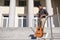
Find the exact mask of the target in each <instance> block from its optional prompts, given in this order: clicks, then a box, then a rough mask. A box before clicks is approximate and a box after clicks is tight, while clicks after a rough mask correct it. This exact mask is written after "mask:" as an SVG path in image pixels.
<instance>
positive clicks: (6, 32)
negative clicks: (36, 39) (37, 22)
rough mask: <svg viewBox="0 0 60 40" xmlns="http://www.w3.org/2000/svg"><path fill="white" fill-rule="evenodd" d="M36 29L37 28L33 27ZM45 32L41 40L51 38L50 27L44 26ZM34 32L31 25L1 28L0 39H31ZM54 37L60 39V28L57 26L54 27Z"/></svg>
mask: <svg viewBox="0 0 60 40" xmlns="http://www.w3.org/2000/svg"><path fill="white" fill-rule="evenodd" d="M33 29H34V30H35V28H33ZM44 33H46V34H45V35H44V36H43V37H42V39H41V40H44V39H43V38H46V35H47V40H50V39H48V38H50V36H51V35H50V33H51V32H50V28H44ZM31 34H34V32H33V31H32V30H31V28H29V27H25V28H20V27H18V28H0V40H13V39H14V40H23V39H24V40H31V37H30V35H31ZM53 38H54V40H60V28H59V27H56V28H53Z"/></svg>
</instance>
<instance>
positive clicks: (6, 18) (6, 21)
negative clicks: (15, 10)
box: [3, 16, 8, 27]
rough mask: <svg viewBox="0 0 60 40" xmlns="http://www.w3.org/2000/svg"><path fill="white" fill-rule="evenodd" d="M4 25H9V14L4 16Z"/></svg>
mask: <svg viewBox="0 0 60 40" xmlns="http://www.w3.org/2000/svg"><path fill="white" fill-rule="evenodd" d="M3 27H8V16H3Z"/></svg>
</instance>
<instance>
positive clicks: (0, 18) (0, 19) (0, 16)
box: [0, 7, 2, 27]
mask: <svg viewBox="0 0 60 40" xmlns="http://www.w3.org/2000/svg"><path fill="white" fill-rule="evenodd" d="M0 27H2V13H1V7H0Z"/></svg>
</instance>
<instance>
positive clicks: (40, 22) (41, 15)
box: [38, 4, 48, 28]
mask: <svg viewBox="0 0 60 40" xmlns="http://www.w3.org/2000/svg"><path fill="white" fill-rule="evenodd" d="M38 9H39V12H38V18H39V20H38V27H39V26H41V27H42V28H43V26H44V23H45V20H46V16H47V15H48V12H47V11H46V9H43V6H42V5H41V4H39V5H38Z"/></svg>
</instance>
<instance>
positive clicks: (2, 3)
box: [0, 0, 60, 27]
mask: <svg viewBox="0 0 60 40" xmlns="http://www.w3.org/2000/svg"><path fill="white" fill-rule="evenodd" d="M38 3H41V4H42V5H43V8H44V9H46V10H47V11H48V13H49V16H50V17H49V18H48V19H47V21H46V23H45V26H46V27H50V26H51V25H50V24H52V27H60V25H59V24H60V18H59V17H60V11H59V10H60V5H59V4H60V0H0V27H36V26H37V20H38V17H37V16H36V14H37V13H38V8H37V4H38ZM50 22H51V23H50Z"/></svg>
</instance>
